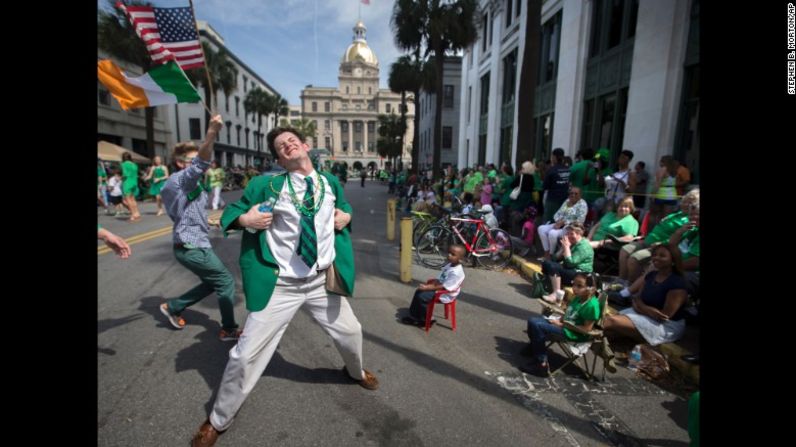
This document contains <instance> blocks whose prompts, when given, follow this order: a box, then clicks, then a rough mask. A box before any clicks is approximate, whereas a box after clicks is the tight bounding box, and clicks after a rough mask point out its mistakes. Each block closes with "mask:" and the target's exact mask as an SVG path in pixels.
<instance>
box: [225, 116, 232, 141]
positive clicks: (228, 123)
mask: <svg viewBox="0 0 796 447" xmlns="http://www.w3.org/2000/svg"><path fill="white" fill-rule="evenodd" d="M224 127H226V128H227V144H231V142H230V139H229V138H230V137H229V133H230V132H231V131H232V129H231V128H232V121H227V123H226V126H224Z"/></svg>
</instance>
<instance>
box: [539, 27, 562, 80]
mask: <svg viewBox="0 0 796 447" xmlns="http://www.w3.org/2000/svg"><path fill="white" fill-rule="evenodd" d="M541 32H542V36H541V47H540V48H539V61H540V62H539V73H538V81H537V85H542V84H544V83H545V82H549V81H552V80H554V79H556V76H557V74H558V44H559V41H560V40H561V13H560V12H559V13H558V14H556V15H555V16H554V17H553V18H552V19H550V20H548V21H547V23H545V24H544V25H542V30H541Z"/></svg>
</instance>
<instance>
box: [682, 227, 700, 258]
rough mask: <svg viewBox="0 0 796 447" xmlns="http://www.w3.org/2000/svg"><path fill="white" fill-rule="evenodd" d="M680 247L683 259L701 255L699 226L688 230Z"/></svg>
mask: <svg viewBox="0 0 796 447" xmlns="http://www.w3.org/2000/svg"><path fill="white" fill-rule="evenodd" d="M678 248H679V249H680V253H682V255H683V261H685V260H688V259H690V258H694V257H699V228H698V227H695V228H692V229H690V230H688V231H687V232H686V233H685V234H684V235H683V238H682V239H680V245H679V246H678Z"/></svg>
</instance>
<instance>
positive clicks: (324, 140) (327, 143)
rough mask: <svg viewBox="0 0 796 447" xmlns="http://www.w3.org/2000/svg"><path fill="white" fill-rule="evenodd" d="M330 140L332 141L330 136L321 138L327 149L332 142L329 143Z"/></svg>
mask: <svg viewBox="0 0 796 447" xmlns="http://www.w3.org/2000/svg"><path fill="white" fill-rule="evenodd" d="M331 141H332V139H331V138H329V137H324V139H323V142H324V143H325V144H326V149H329V148H330V147H332V143H331Z"/></svg>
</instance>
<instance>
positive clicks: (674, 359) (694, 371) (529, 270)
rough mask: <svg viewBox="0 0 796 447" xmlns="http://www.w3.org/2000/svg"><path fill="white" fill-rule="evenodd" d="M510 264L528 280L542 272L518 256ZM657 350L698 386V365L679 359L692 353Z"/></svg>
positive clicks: (669, 347)
mask: <svg viewBox="0 0 796 447" xmlns="http://www.w3.org/2000/svg"><path fill="white" fill-rule="evenodd" d="M511 263H512V264H514V265H515V266H516V267H517V268H519V269H520V270H521V271H522V273H524V274H525V275H527V277H529V278H530V277H532V276H533V274H534V273H536V272H541V271H542V266H541V265H538V264H535V263H533V262H529V261H527V260H526V259H524V258H522V257H520V256H518V255H511ZM612 310H613V313H618V312H617V311H616V309H613V308H612ZM658 348H659V349H660V351H661V353H662V354H663V355H664V356H666V359H667V361H668V362H669V365H670V366H671V367H672V368H674V369H676V370H678V371H679V372H680V373H681V374H683V376H685V377H686V378H687V379H688V380H689V381H691V382H693V383H694V384H696V385H699V365H693V364H691V363H688V362H686V361H684V360H683V359H682V358H680V357H681V356H684V355H691V354H693V353H692V352H690V351H688V350H687V349H685V348H683V347H682V346H680V345H678V344H676V343H665V344H662V345H659V346H658Z"/></svg>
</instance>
